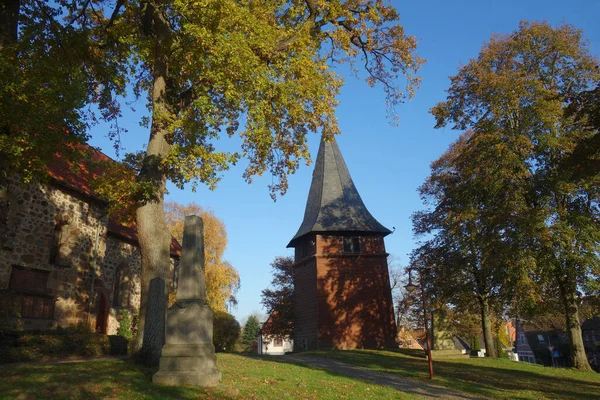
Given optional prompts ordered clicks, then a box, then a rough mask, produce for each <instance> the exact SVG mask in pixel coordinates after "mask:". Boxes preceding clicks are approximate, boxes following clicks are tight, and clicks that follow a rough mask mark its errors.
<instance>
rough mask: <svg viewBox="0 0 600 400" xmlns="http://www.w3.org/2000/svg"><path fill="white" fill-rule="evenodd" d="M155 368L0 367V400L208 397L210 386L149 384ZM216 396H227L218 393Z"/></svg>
mask: <svg viewBox="0 0 600 400" xmlns="http://www.w3.org/2000/svg"><path fill="white" fill-rule="evenodd" d="M154 372H156V371H155V369H152V368H145V367H142V366H139V365H136V364H134V363H133V362H132V361H131V360H109V361H95V362H84V363H63V364H49V365H33V366H32V365H29V366H21V367H15V368H11V369H8V368H6V369H3V370H2V374H3V377H2V379H1V380H0V399H76V400H78V399H81V400H84V399H85V400H89V399H96V398H126V399H141V398H143V399H152V400H154V399H156V400H159V399H182V398H195V397H208V398H212V397H214V396H213V391H212V390H211V389H210V388H191V387H165V386H158V385H153V384H152V383H151V382H152V374H153V373H154ZM218 398H223V399H228V398H230V397H228V396H227V395H224V394H222V393H220V394H219V396H218Z"/></svg>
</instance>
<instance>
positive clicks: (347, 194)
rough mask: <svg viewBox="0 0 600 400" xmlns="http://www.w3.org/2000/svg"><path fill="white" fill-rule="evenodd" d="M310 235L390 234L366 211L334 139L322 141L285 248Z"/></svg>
mask: <svg viewBox="0 0 600 400" xmlns="http://www.w3.org/2000/svg"><path fill="white" fill-rule="evenodd" d="M311 232H356V233H377V234H382V235H387V234H389V233H391V231H390V230H389V229H387V228H386V227H384V226H383V225H381V224H380V223H379V222H377V220H376V219H375V218H373V216H372V215H371V213H370V212H369V210H367V207H365V204H364V203H363V201H362V199H361V198H360V195H359V194H358V190H356V186H354V182H352V177H350V173H349V172H348V167H346V162H345V161H344V158H343V157H342V153H341V152H340V148H339V147H338V145H337V143H336V141H335V139H332V140H331V141H329V142H328V141H325V140H324V139H321V144H320V146H319V153H318V154H317V162H316V163H315V169H314V171H313V177H312V183H311V185H310V191H309V192H308V200H307V201H306V210H305V211H304V220H303V221H302V225H300V229H298V232H297V233H296V235H294V237H293V238H292V240H291V241H290V243H289V244H288V246H287V247H293V246H294V242H295V241H296V240H297V239H299V238H300V237H302V236H304V235H306V234H308V233H311Z"/></svg>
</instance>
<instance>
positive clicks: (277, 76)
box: [8, 0, 423, 348]
mask: <svg viewBox="0 0 600 400" xmlns="http://www.w3.org/2000/svg"><path fill="white" fill-rule="evenodd" d="M21 4H22V6H21V10H20V11H18V15H19V18H20V16H21V15H25V14H26V13H27V12H30V11H31V12H32V13H37V12H38V10H41V11H44V13H45V14H47V15H45V16H44V17H43V18H42V17H40V18H38V19H37V20H36V21H37V23H39V24H41V25H40V26H44V25H43V24H46V25H47V29H46V31H44V32H42V33H39V32H38V33H36V34H38V37H39V38H40V41H39V42H36V43H40V46H39V50H40V53H41V54H42V55H46V53H47V52H50V51H52V50H53V49H54V48H60V43H58V44H57V45H56V46H53V45H52V43H50V44H49V45H48V46H46V47H45V44H44V41H43V40H42V39H43V36H44V35H46V34H47V35H46V36H47V37H48V38H50V39H53V38H54V37H55V36H56V35H58V34H60V35H62V34H63V33H64V32H69V30H70V29H74V28H76V29H77V32H78V33H79V32H81V33H82V36H81V38H82V39H81V40H80V41H78V42H77V44H78V46H76V48H77V49H80V48H81V49H85V52H83V53H82V54H80V53H79V52H69V53H65V54H66V55H67V58H69V57H70V58H71V59H72V60H74V62H75V63H79V64H78V65H80V66H81V69H80V70H79V71H78V70H76V69H75V68H72V69H69V70H65V73H64V74H62V75H61V76H63V80H64V79H67V80H68V79H70V78H69V77H71V76H72V77H73V78H82V79H84V82H85V83H87V82H88V81H93V82H99V83H100V84H96V83H94V84H93V85H90V86H89V87H90V88H94V90H87V89H86V90H85V91H84V94H85V96H84V95H81V96H79V97H77V98H78V99H81V102H82V103H81V104H82V105H84V104H87V103H89V102H90V97H91V100H92V101H97V103H98V104H100V105H101V106H103V107H104V106H105V107H104V108H105V109H106V110H107V111H106V113H101V115H102V116H105V115H106V116H108V117H112V116H118V114H119V112H120V111H119V110H120V109H119V106H120V105H121V104H122V103H124V101H123V100H122V99H121V98H120V97H118V95H120V94H129V93H133V94H134V95H136V96H138V97H139V98H142V99H144V100H145V103H146V106H147V108H148V110H149V112H150V116H149V118H147V119H145V120H144V121H143V122H145V123H146V126H147V127H148V128H149V139H148V142H147V146H146V148H145V150H144V151H143V152H142V153H140V157H139V161H140V168H139V173H138V175H137V180H136V182H135V184H132V185H130V188H131V197H132V198H133V199H135V201H136V208H137V211H136V221H137V228H138V235H139V243H140V248H141V256H142V257H141V259H142V279H141V288H142V290H141V307H140V321H139V326H140V332H145V331H146V330H145V324H146V322H147V321H146V305H147V301H148V298H147V294H148V289H149V284H150V281H151V280H152V279H154V278H161V279H163V280H164V281H166V280H167V272H168V269H169V268H168V267H169V244H170V234H169V230H168V227H167V224H166V220H165V215H164V194H165V190H166V183H167V181H168V180H170V181H172V182H173V183H174V184H175V185H177V186H178V187H184V186H185V185H186V184H187V183H189V182H191V183H192V186H193V185H196V184H198V183H203V184H207V185H209V186H210V187H213V188H214V187H215V186H216V184H217V183H218V181H219V179H220V178H221V174H222V172H223V171H224V170H226V169H227V168H228V167H229V166H230V165H231V164H233V163H235V162H237V161H238V160H239V159H240V158H241V157H244V158H246V159H247V160H248V165H247V168H246V171H245V173H244V177H245V178H246V180H247V181H248V182H251V181H252V178H253V177H254V176H256V175H262V174H264V173H271V174H272V175H273V177H274V179H273V184H272V185H271V186H270V190H271V192H272V195H273V196H275V195H277V194H283V193H285V191H286V189H287V180H286V176H287V175H288V174H290V173H293V172H294V171H296V169H297V168H298V167H299V165H300V163H301V162H302V161H304V160H307V161H308V160H309V155H308V148H307V140H306V135H307V133H308V132H320V133H321V134H323V135H324V136H325V137H326V138H331V137H332V136H333V135H335V134H337V133H339V129H338V126H337V120H336V117H335V114H334V112H335V107H336V106H337V99H336V96H337V95H338V93H339V89H340V87H341V86H342V84H343V79H342V77H341V76H339V75H338V74H336V73H335V72H334V70H333V67H334V66H335V65H336V64H343V63H349V64H350V65H351V66H352V67H353V68H354V67H355V64H359V65H361V66H362V67H363V69H364V70H365V71H366V73H365V75H366V80H367V82H368V84H369V85H371V86H375V85H380V86H381V87H382V88H383V90H384V92H385V96H386V99H387V102H388V106H389V107H390V110H393V108H394V107H395V106H396V105H397V104H398V103H400V102H402V101H404V100H405V99H407V98H410V97H412V95H413V92H414V89H415V88H416V87H418V85H419V78H418V76H417V75H416V73H417V71H418V69H419V67H420V66H421V64H422V63H423V60H422V59H420V58H419V57H418V56H417V55H416V39H415V38H414V37H412V36H409V35H407V34H406V33H405V32H404V29H403V27H402V25H400V24H399V16H398V13H397V12H396V10H395V9H394V8H393V7H391V6H389V5H386V4H384V2H383V1H382V0H335V1H321V0H287V1H284V0H277V1H273V0H253V1H239V0H218V1H181V0H135V1H123V0H117V1H116V2H113V1H108V0H94V1H89V0H69V1H67V0H59V1H56V2H49V3H45V2H41V1H36V0H23V1H22V2H21ZM17 10H18V8H17ZM11 15H12V14H11ZM11 31H12V28H11ZM56 37H59V38H60V37H62V36H56ZM78 37H79V36H78ZM28 40H29V38H25V37H24V40H23V42H24V43H25V42H28ZM57 40H59V39H57ZM88 55H91V56H93V57H91V60H93V61H94V62H87V61H86V62H84V61H82V60H88ZM50 59H51V57H50ZM96 60H99V62H98V63H96V62H95V61H96ZM27 61H28V60H27V59H25V64H27ZM32 61H33V59H32ZM17 63H18V62H17ZM67 65H68V66H72V65H73V64H67ZM88 66H89V67H88ZM61 68H66V67H61ZM36 69H37V70H38V71H39V73H40V76H41V77H43V76H44V70H43V68H40V67H36V68H34V69H32V71H35V70H36ZM8 70H9V72H10V68H9V69H8ZM17 70H18V69H17ZM18 71H20V70H18ZM105 77H108V78H109V79H104V78H105ZM34 78H35V76H34ZM85 79H87V80H85ZM77 82H79V81H77ZM37 86H38V87H39V88H40V90H45V89H46V88H49V89H50V90H56V89H57V88H70V89H72V90H76V89H78V88H80V85H77V84H73V82H70V81H68V82H63V81H60V80H53V79H50V78H49V79H45V80H44V81H43V82H40V84H39V85H37ZM87 87H88V86H86V88H87ZM72 93H73V92H72V91H70V90H69V91H66V92H65V94H66V95H67V97H68V96H69V95H70V94H72ZM55 97H56V98H57V99H62V98H63V97H61V96H55ZM50 101H51V102H52V101H54V102H56V99H55V100H50ZM51 104H53V103H51ZM75 108H76V107H73V109H75ZM30 109H31V107H30ZM55 115H60V116H61V117H62V113H60V112H57V113H55ZM76 119H77V121H82V120H83V121H85V120H86V116H85V115H77V118H76ZM25 120H26V121H32V119H29V120H27V119H25ZM38 122H39V123H38V124H36V126H33V125H32V132H41V131H42V128H46V127H47V126H48V124H47V122H46V121H38ZM36 129H37V131H36ZM234 134H237V135H239V137H240V138H241V142H242V144H241V149H240V151H238V152H225V151H219V150H218V149H217V147H216V145H215V141H216V139H218V138H220V137H222V136H227V135H229V136H232V135H234ZM38 148H39V149H43V146H38ZM155 322H156V321H155ZM150 329H151V330H161V329H163V327H162V326H160V324H158V323H153V324H152V327H151V328H150ZM155 336H156V335H155ZM158 336H160V335H158ZM142 340H143V337H142V335H138V339H137V342H136V347H137V348H140V347H141V344H142V342H141V341H142Z"/></svg>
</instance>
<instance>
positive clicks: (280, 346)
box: [257, 315, 294, 355]
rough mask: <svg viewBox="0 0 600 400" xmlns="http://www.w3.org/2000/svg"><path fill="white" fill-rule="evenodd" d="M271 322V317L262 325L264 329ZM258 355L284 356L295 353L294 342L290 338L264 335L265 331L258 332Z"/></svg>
mask: <svg viewBox="0 0 600 400" xmlns="http://www.w3.org/2000/svg"><path fill="white" fill-rule="evenodd" d="M270 321H271V315H269V318H267V321H266V322H265V323H263V324H262V326H263V327H265V326H266V325H268V324H269V323H270ZM257 341H258V346H257V352H258V354H269V355H284V354H285V353H289V352H291V351H294V340H293V339H292V338H291V337H289V336H272V335H263V329H260V330H259V331H258V337H257Z"/></svg>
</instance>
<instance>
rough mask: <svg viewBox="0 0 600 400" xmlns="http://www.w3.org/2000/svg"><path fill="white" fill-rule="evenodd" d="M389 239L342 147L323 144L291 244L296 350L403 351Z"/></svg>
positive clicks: (329, 143) (333, 143)
mask: <svg viewBox="0 0 600 400" xmlns="http://www.w3.org/2000/svg"><path fill="white" fill-rule="evenodd" d="M373 173H374V174H376V173H377V171H376V170H374V171H373ZM383 189H384V188H382V190H383ZM390 233H391V231H390V230H389V229H387V228H385V227H384V226H383V225H381V224H380V223H379V222H378V221H377V220H376V219H375V218H373V216H372V215H371V213H369V211H368V210H367V208H366V207H365V205H364V203H363V201H362V199H361V198H360V195H359V194H358V191H357V190H356V187H355V186H354V183H353V182H352V178H351V177H350V173H349V172H348V168H347V167H346V163H345V162H344V159H343V157H342V154H341V152H340V149H339V147H338V145H337V143H336V141H335V140H331V141H329V142H327V141H325V140H323V139H322V140H321V144H320V147H319V152H318V155H317V160H316V163H315V169H314V172H313V177H312V183H311V186H310V191H309V193H308V200H307V202H306V210H305V212H304V220H303V221H302V224H301V226H300V229H298V232H297V233H296V234H295V235H294V237H293V238H292V240H291V241H290V243H289V244H288V247H293V248H294V249H295V266H294V293H295V302H294V309H295V318H294V329H295V331H294V345H295V348H296V349H297V350H308V349H328V348H336V349H354V348H382V347H396V344H395V336H396V324H395V321H394V312H393V304H392V295H391V291H390V280H389V275H388V265H387V255H388V254H387V253H386V251H385V243H384V240H383V238H384V237H385V236H386V235H388V234H390Z"/></svg>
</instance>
